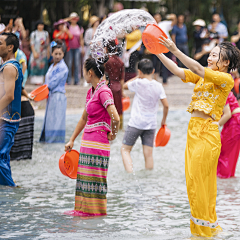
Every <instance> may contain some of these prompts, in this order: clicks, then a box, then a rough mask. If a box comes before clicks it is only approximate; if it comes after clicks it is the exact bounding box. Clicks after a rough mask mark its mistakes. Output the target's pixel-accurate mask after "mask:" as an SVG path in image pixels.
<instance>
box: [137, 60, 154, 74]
mask: <svg viewBox="0 0 240 240" xmlns="http://www.w3.org/2000/svg"><path fill="white" fill-rule="evenodd" d="M138 69H139V70H140V71H141V72H142V73H143V74H152V72H153V63H152V61H151V60H149V59H147V58H143V59H142V60H141V61H140V62H139V63H138Z"/></svg>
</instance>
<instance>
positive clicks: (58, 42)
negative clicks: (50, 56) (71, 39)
mask: <svg viewBox="0 0 240 240" xmlns="http://www.w3.org/2000/svg"><path fill="white" fill-rule="evenodd" d="M57 48H61V49H62V51H63V53H64V52H65V44H64V42H63V41H62V40H61V39H55V40H54V41H52V42H51V50H52V53H53V52H54V50H55V49H57Z"/></svg>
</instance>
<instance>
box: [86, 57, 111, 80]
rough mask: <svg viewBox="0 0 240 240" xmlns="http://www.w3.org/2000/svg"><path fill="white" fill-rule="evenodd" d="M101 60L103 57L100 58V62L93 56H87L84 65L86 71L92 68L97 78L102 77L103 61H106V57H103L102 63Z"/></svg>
mask: <svg viewBox="0 0 240 240" xmlns="http://www.w3.org/2000/svg"><path fill="white" fill-rule="evenodd" d="M102 60H103V59H101V62H100V61H98V60H95V59H94V58H91V57H89V58H88V59H87V60H86V61H85V63H84V67H85V69H86V70H87V72H88V71H89V70H91V69H92V70H93V72H94V73H95V75H96V76H97V77H98V78H102V77H103V75H104V63H105V62H107V60H108V58H105V59H104V61H103V63H102Z"/></svg>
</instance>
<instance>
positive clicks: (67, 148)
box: [65, 140, 74, 152]
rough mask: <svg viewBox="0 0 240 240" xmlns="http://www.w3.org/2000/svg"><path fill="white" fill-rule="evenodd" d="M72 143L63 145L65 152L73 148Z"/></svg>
mask: <svg viewBox="0 0 240 240" xmlns="http://www.w3.org/2000/svg"><path fill="white" fill-rule="evenodd" d="M73 145H74V142H73V141H71V140H70V141H69V142H68V143H67V144H66V145H65V152H67V151H71V150H72V148H73Z"/></svg>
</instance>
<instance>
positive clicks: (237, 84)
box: [234, 78, 240, 94]
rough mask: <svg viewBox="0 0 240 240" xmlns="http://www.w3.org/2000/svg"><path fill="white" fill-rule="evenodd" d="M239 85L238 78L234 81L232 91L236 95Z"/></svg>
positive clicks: (239, 79)
mask: <svg viewBox="0 0 240 240" xmlns="http://www.w3.org/2000/svg"><path fill="white" fill-rule="evenodd" d="M239 84H240V78H236V79H234V90H235V92H236V93H237V94H239Z"/></svg>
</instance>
